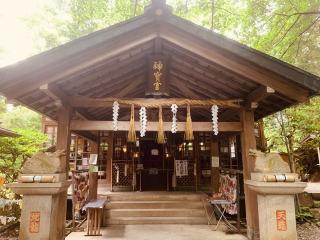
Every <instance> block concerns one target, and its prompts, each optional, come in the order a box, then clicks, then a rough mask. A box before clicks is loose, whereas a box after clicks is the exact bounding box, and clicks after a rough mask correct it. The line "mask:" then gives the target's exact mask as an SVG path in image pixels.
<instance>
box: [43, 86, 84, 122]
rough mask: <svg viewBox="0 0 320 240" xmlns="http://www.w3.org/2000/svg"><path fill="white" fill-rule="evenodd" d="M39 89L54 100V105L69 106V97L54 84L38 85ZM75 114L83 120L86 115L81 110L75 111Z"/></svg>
mask: <svg viewBox="0 0 320 240" xmlns="http://www.w3.org/2000/svg"><path fill="white" fill-rule="evenodd" d="M40 90H41V91H42V92H44V93H45V94H46V95H47V96H48V97H50V98H51V99H52V100H54V101H55V105H56V106H58V107H59V106H62V105H63V106H69V107H70V104H69V97H68V96H67V95H66V94H65V93H64V92H63V91H62V90H61V89H60V88H59V87H58V86H57V85H55V84H44V85H42V86H40ZM76 114H77V115H78V116H79V117H80V118H81V119H84V120H87V119H88V117H87V116H85V115H84V114H83V113H82V112H81V111H77V112H76Z"/></svg>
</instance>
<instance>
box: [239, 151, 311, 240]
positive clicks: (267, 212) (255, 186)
mask: <svg viewBox="0 0 320 240" xmlns="http://www.w3.org/2000/svg"><path fill="white" fill-rule="evenodd" d="M250 153H251V155H253V156H255V158H256V159H255V169H254V172H252V173H251V179H250V180H246V181H245V184H246V185H247V186H248V187H249V189H251V190H252V191H255V192H256V193H257V197H258V215H259V216H258V217H259V232H260V239H261V240H275V239H283V240H287V239H288V240H289V239H290V240H296V239H297V231H296V218H295V205H294V197H295V194H298V193H301V192H303V191H304V189H305V187H306V185H307V183H305V182H300V181H299V180H298V175H297V174H294V173H291V171H290V168H289V164H288V163H287V162H285V161H284V160H282V158H281V156H280V155H279V154H277V153H267V154H265V153H262V152H258V151H251V152H250Z"/></svg>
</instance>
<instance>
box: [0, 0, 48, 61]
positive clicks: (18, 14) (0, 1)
mask: <svg viewBox="0 0 320 240" xmlns="http://www.w3.org/2000/svg"><path fill="white" fill-rule="evenodd" d="M49 1H51V0H0V67H1V66H5V65H8V64H12V63H14V62H17V61H18V60H21V59H24V58H27V57H29V56H31V55H34V54H35V53H36V50H35V46H34V44H33V39H32V31H31V29H29V28H28V26H27V25H26V23H24V22H23V20H22V18H23V17H27V16H30V15H33V14H35V13H37V11H39V10H40V9H41V6H43V4H44V3H48V2H49Z"/></svg>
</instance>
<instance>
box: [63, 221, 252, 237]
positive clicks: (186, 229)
mask: <svg viewBox="0 0 320 240" xmlns="http://www.w3.org/2000/svg"><path fill="white" fill-rule="evenodd" d="M213 227H214V226H207V225H113V226H110V227H107V228H103V229H102V236H99V237H85V232H73V233H71V234H70V235H69V236H68V237H67V238H66V240H82V239H88V240H95V239H108V240H200V239H201V240H209V239H210V240H213V239H217V240H246V239H247V238H246V237H245V236H243V235H240V234H227V233H225V232H223V231H213Z"/></svg>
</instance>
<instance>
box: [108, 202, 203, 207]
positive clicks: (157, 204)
mask: <svg viewBox="0 0 320 240" xmlns="http://www.w3.org/2000/svg"><path fill="white" fill-rule="evenodd" d="M106 208H107V209H165V208H166V209H172V208H173V209H178V208H179V209H203V203H202V202H201V201H190V202H186V201H111V202H109V203H108V204H107V205H106Z"/></svg>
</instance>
